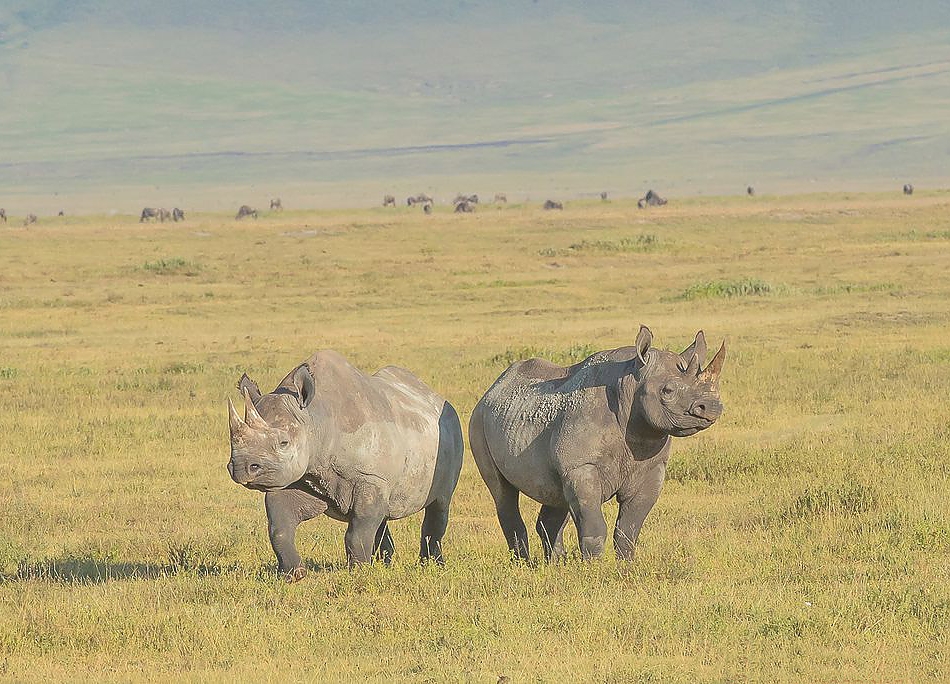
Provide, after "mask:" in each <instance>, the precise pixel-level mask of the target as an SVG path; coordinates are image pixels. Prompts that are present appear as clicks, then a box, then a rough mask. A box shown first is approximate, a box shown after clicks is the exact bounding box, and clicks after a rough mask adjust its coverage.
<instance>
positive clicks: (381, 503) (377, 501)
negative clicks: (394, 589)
mask: <svg viewBox="0 0 950 684" xmlns="http://www.w3.org/2000/svg"><path fill="white" fill-rule="evenodd" d="M387 508H388V505H387V501H386V498H385V497H384V496H383V494H382V492H380V490H379V488H378V487H375V486H374V485H369V484H362V485H357V487H356V488H355V489H354V492H353V507H352V509H351V511H350V521H349V524H348V525H347V527H346V535H344V537H343V547H344V548H345V549H346V562H347V564H348V565H349V566H350V568H352V567H353V566H355V565H360V564H362V563H369V562H371V561H372V560H373V552H374V551H375V550H376V535H377V533H378V532H379V529H380V527H382V525H383V523H384V522H385V520H386V513H387ZM383 536H384V537H385V534H384V535H383Z"/></svg>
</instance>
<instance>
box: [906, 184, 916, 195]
mask: <svg viewBox="0 0 950 684" xmlns="http://www.w3.org/2000/svg"><path fill="white" fill-rule="evenodd" d="M904 194H905V195H913V194H914V186H913V185H911V184H910V183H906V184H905V185H904Z"/></svg>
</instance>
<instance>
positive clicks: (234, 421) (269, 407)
mask: <svg viewBox="0 0 950 684" xmlns="http://www.w3.org/2000/svg"><path fill="white" fill-rule="evenodd" d="M290 379H291V383H290V384H289V385H287V384H282V385H281V386H280V387H278V388H277V389H276V390H274V391H273V392H272V393H270V394H264V395H262V394H261V391H260V390H259V389H258V387H257V384H256V383H255V382H254V381H253V380H251V379H250V378H248V377H247V375H246V374H245V375H244V376H243V377H242V378H241V381H240V382H239V383H238V389H240V390H241V392H242V393H243V395H244V418H241V417H240V415H238V412H237V410H236V409H235V408H234V404H233V403H231V399H230V397H229V398H228V416H229V418H228V420H229V423H230V427H231V460H230V461H228V474H229V475H230V476H231V479H232V480H234V481H235V482H237V483H238V484H240V485H244V486H245V487H247V488H248V489H257V490H260V491H265V492H266V491H271V490H275V489H283V488H284V487H287V486H289V485H291V484H293V483H294V482H296V481H298V480H299V479H300V478H302V477H303V476H304V473H306V471H307V466H308V464H309V462H310V459H309V455H308V453H309V452H308V449H307V443H308V439H309V433H310V430H309V426H310V423H311V419H310V415H309V413H308V412H307V410H306V409H307V406H309V404H310V402H311V401H313V397H314V394H315V388H314V382H313V376H312V375H311V374H310V371H309V369H308V368H307V367H306V365H302V366H300V367H299V368H297V370H296V371H294V373H293V374H292V375H291V376H290Z"/></svg>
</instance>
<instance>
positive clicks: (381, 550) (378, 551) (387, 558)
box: [373, 520, 396, 565]
mask: <svg viewBox="0 0 950 684" xmlns="http://www.w3.org/2000/svg"><path fill="white" fill-rule="evenodd" d="M395 553H396V544H395V542H394V541H393V535H392V534H390V532H389V522H388V521H386V520H383V524H382V525H380V526H379V529H378V530H376V545H375V548H374V549H373V556H374V557H375V558H376V560H380V561H382V562H383V563H385V564H386V565H389V564H391V563H392V562H393V554H395Z"/></svg>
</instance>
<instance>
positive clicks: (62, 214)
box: [56, 209, 66, 216]
mask: <svg viewBox="0 0 950 684" xmlns="http://www.w3.org/2000/svg"><path fill="white" fill-rule="evenodd" d="M56 215H57V216H65V215H66V212H65V211H63V210H62V209H60V210H59V213H58V214H56Z"/></svg>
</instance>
